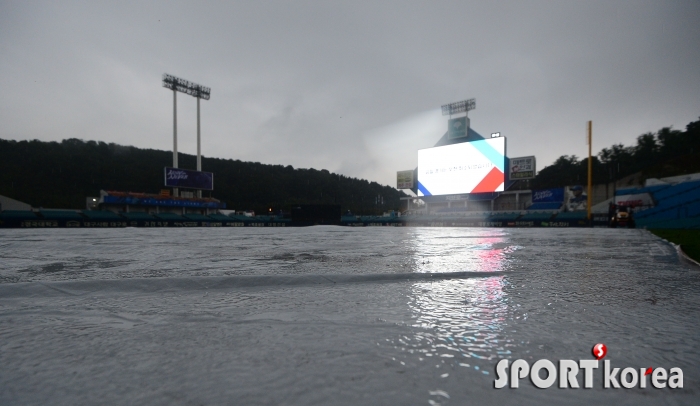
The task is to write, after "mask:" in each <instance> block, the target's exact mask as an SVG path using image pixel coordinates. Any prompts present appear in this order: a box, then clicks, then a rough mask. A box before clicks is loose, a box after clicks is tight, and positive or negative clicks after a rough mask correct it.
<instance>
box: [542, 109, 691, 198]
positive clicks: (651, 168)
mask: <svg viewBox="0 0 700 406" xmlns="http://www.w3.org/2000/svg"><path fill="white" fill-rule="evenodd" d="M594 142H595V133H594ZM598 142H599V141H598ZM592 162H593V183H594V184H601V183H608V182H612V181H615V180H618V179H621V178H624V177H625V176H628V175H632V174H634V173H637V172H641V173H642V177H643V178H663V177H667V176H676V175H685V174H690V173H697V172H700V120H699V121H694V122H691V123H689V124H688V125H687V126H686V127H685V131H681V130H674V129H672V128H670V127H665V128H662V129H660V130H659V131H658V132H656V133H655V134H654V133H651V132H649V133H646V134H642V135H640V136H639V137H637V145H634V146H627V147H626V146H624V145H622V144H616V145H612V146H611V147H610V148H603V149H602V150H601V151H600V152H599V153H598V154H597V156H593V159H592ZM587 181H588V158H587V157H586V158H585V159H582V160H579V158H578V157H577V156H576V155H571V156H569V155H563V156H561V157H559V159H557V160H556V161H555V162H554V164H553V165H550V166H548V167H545V168H544V169H542V170H540V171H539V173H538V174H537V177H536V178H535V179H534V180H532V183H531V187H532V188H534V189H546V188H553V187H562V186H567V185H576V184H585V183H586V182H587Z"/></svg>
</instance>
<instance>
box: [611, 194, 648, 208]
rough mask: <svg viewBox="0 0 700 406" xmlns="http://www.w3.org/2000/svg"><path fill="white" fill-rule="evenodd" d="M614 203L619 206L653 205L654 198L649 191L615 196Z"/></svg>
mask: <svg viewBox="0 0 700 406" xmlns="http://www.w3.org/2000/svg"><path fill="white" fill-rule="evenodd" d="M615 204H616V205H618V206H621V207H640V206H641V207H653V206H654V200H653V199H652V198H651V195H650V194H649V193H638V194H635V195H622V196H615Z"/></svg>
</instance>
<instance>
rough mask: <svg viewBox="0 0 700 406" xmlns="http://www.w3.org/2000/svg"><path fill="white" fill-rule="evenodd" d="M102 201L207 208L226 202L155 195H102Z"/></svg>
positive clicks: (224, 204) (218, 206)
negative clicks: (157, 196)
mask: <svg viewBox="0 0 700 406" xmlns="http://www.w3.org/2000/svg"><path fill="white" fill-rule="evenodd" d="M102 199H103V200H102V202H103V203H107V204H124V205H135V206H166V207H191V208H209V209H225V208H226V203H218V202H211V201H196V200H183V199H172V198H155V197H135V196H104V197H103V198H102Z"/></svg>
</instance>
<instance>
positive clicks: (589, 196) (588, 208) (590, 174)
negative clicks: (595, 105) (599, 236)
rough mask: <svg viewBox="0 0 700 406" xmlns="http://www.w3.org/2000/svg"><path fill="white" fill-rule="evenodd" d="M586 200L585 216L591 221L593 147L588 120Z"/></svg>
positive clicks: (590, 123)
mask: <svg viewBox="0 0 700 406" xmlns="http://www.w3.org/2000/svg"><path fill="white" fill-rule="evenodd" d="M587 140H588V196H587V197H588V201H587V202H586V210H587V213H586V218H588V221H591V203H592V202H593V193H592V192H593V160H592V159H591V152H592V149H593V121H588V137H587Z"/></svg>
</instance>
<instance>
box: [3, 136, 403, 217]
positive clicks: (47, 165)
mask: <svg viewBox="0 0 700 406" xmlns="http://www.w3.org/2000/svg"><path fill="white" fill-rule="evenodd" d="M172 159H173V156H172V152H170V151H158V150H152V149H139V148H135V147H125V146H122V145H117V144H106V143H104V142H95V141H82V140H78V139H68V140H63V141H62V142H60V143H58V142H42V141H37V140H34V141H12V140H2V139H0V195H4V196H8V197H11V198H13V199H17V200H20V201H23V202H26V203H29V204H31V205H32V206H33V207H46V208H72V209H81V208H84V207H85V198H86V197H88V196H99V191H100V189H104V190H118V191H131V192H146V193H158V192H159V191H160V190H161V189H163V188H164V186H163V179H164V175H163V168H164V167H166V166H172ZM196 159H197V158H196V156H194V155H187V154H180V155H179V166H180V167H181V168H189V169H194V168H196V167H197V164H196ZM202 169H203V170H204V171H207V172H213V173H214V191H213V192H211V196H212V197H215V198H217V199H219V200H221V201H223V202H226V204H227V206H228V208H231V209H236V210H244V209H252V210H255V211H256V213H260V212H266V211H268V209H269V208H273V209H274V210H278V209H288V208H289V206H291V205H293V204H303V203H314V204H318V203H329V204H330V203H335V204H340V205H341V208H342V210H343V211H345V210H352V211H353V212H354V213H363V214H370V213H381V212H383V211H386V210H391V209H399V207H401V201H400V200H399V198H400V197H403V196H405V194H404V193H403V192H400V191H397V190H396V189H394V188H393V187H390V186H382V185H380V184H378V183H376V182H369V181H367V180H361V179H356V178H349V177H346V176H343V175H338V174H333V173H330V172H328V171H327V170H316V169H295V168H293V167H291V166H282V165H265V164H261V163H259V162H242V161H239V160H230V159H217V158H205V157H202ZM203 193H204V195H205V196H208V195H209V192H208V191H205V192H203ZM404 204H405V203H404Z"/></svg>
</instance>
